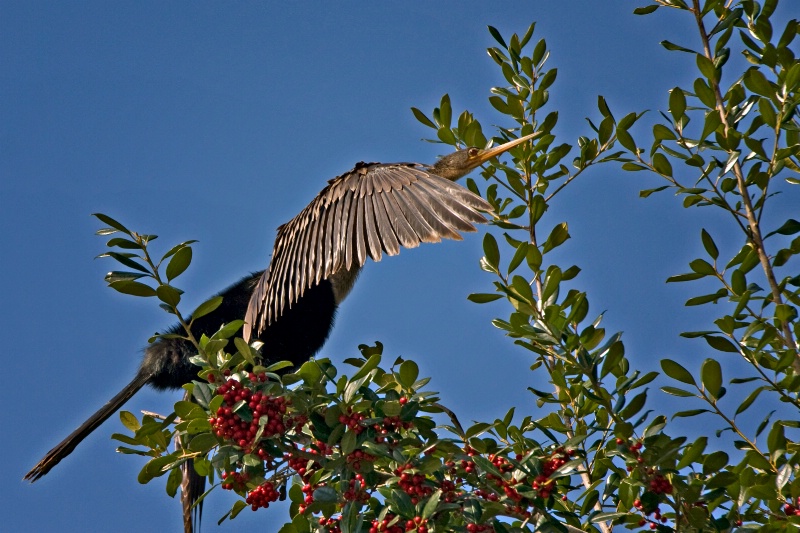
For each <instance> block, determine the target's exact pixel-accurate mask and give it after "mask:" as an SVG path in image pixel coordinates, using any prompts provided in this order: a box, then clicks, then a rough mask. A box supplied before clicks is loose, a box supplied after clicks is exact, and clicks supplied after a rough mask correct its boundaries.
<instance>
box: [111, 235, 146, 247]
mask: <svg viewBox="0 0 800 533" xmlns="http://www.w3.org/2000/svg"><path fill="white" fill-rule="evenodd" d="M106 246H108V247H109V248H113V247H114V246H116V247H117V248H122V249H125V250H141V249H142V245H140V244H139V243H137V242H133V241H131V240H129V239H123V238H122V237H115V238H113V239H109V241H108V242H107V243H106Z"/></svg>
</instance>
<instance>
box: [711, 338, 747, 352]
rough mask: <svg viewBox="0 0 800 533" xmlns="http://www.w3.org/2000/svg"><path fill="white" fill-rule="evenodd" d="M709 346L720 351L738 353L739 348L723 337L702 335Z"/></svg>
mask: <svg viewBox="0 0 800 533" xmlns="http://www.w3.org/2000/svg"><path fill="white" fill-rule="evenodd" d="M703 338H704V339H705V340H706V342H707V343H708V345H709V346H711V347H712V348H714V349H715V350H719V351H720V352H729V353H739V348H738V347H737V346H736V345H735V344H733V343H732V342H731V341H730V340H728V339H727V338H725V337H715V336H712V335H704V336H703Z"/></svg>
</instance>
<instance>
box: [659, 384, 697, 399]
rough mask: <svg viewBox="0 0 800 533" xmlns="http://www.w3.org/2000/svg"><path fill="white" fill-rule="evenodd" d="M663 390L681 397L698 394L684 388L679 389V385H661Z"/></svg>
mask: <svg viewBox="0 0 800 533" xmlns="http://www.w3.org/2000/svg"><path fill="white" fill-rule="evenodd" d="M661 390H662V391H664V392H666V393H667V394H671V395H672V396H680V397H681V398H689V397H691V396H696V394H694V393H693V392H689V391H687V390H684V389H679V388H677V387H661Z"/></svg>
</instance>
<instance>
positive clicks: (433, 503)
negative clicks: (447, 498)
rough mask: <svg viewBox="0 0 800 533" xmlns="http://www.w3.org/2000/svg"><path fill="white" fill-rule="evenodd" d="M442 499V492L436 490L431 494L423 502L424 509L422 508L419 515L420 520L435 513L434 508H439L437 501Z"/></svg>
mask: <svg viewBox="0 0 800 533" xmlns="http://www.w3.org/2000/svg"><path fill="white" fill-rule="evenodd" d="M441 497H442V491H441V490H437V491H436V492H434V493H433V494H431V495H430V497H429V498H428V501H427V502H425V507H423V508H422V514H421V515H420V516H421V517H422V518H430V517H432V516H433V514H434V513H435V512H436V508H437V507H439V500H440V499H441Z"/></svg>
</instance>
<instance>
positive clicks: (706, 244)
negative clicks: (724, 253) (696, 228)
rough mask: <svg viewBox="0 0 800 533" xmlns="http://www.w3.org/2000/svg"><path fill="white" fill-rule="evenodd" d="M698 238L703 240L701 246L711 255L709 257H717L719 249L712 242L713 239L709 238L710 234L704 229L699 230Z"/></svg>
mask: <svg viewBox="0 0 800 533" xmlns="http://www.w3.org/2000/svg"><path fill="white" fill-rule="evenodd" d="M700 239H701V240H702V241H703V248H705V249H706V253H707V254H708V255H709V257H711V259H714V260H716V259H717V257H719V250H717V245H716V244H714V239H712V238H711V235H709V234H708V232H707V231H706V230H705V229H701V230H700Z"/></svg>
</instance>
